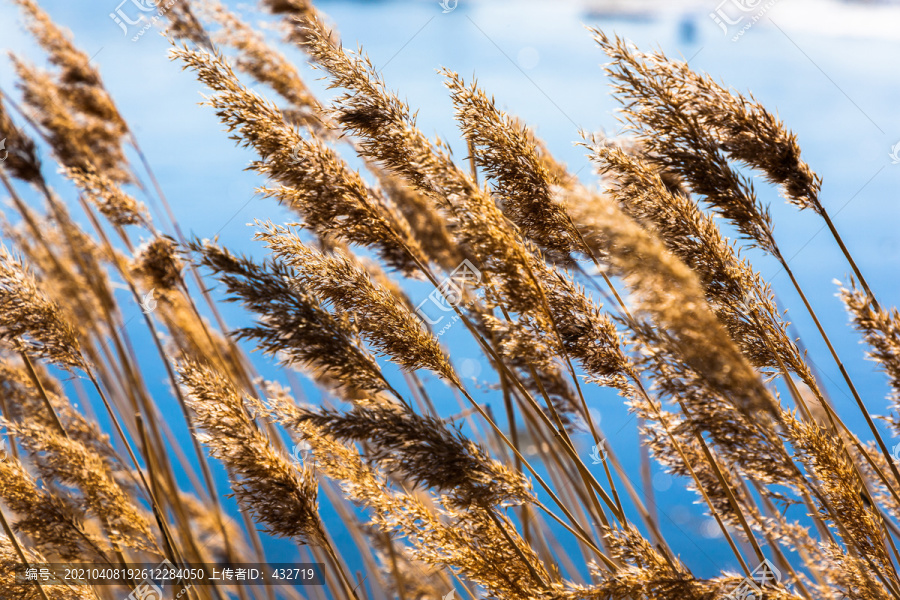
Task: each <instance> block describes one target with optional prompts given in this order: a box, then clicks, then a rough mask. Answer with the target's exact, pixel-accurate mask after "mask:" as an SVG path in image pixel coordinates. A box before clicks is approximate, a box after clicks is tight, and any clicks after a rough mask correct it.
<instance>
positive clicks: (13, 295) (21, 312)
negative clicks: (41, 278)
mask: <svg viewBox="0 0 900 600" xmlns="http://www.w3.org/2000/svg"><path fill="white" fill-rule="evenodd" d="M0 315H2V316H0V340H3V341H4V342H6V343H8V344H10V345H11V346H12V347H13V348H15V349H16V350H21V351H23V352H26V353H27V354H29V355H31V356H34V357H36V358H46V359H48V360H50V361H51V362H53V363H55V364H57V365H59V366H61V367H63V368H66V369H72V368H82V369H83V368H87V363H86V362H85V361H84V357H83V356H82V355H81V345H80V343H79V341H78V338H77V337H76V336H75V331H74V329H73V327H72V326H71V325H70V324H69V323H68V321H67V320H66V319H65V318H64V316H63V315H62V313H61V311H60V309H59V306H58V305H57V304H56V303H54V302H52V301H51V300H50V299H49V298H47V296H46V294H44V293H43V292H42V291H41V290H40V289H39V288H38V285H37V282H36V281H35V279H34V277H33V276H32V275H31V274H30V273H29V272H28V271H27V270H26V267H25V265H24V264H23V263H22V262H21V261H19V260H18V259H16V258H15V257H14V256H13V255H12V254H10V252H9V250H7V249H6V247H5V246H0Z"/></svg>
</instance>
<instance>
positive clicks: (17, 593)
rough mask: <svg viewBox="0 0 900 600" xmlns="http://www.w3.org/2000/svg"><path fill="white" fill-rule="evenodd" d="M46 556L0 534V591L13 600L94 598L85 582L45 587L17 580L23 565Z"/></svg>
mask: <svg viewBox="0 0 900 600" xmlns="http://www.w3.org/2000/svg"><path fill="white" fill-rule="evenodd" d="M46 563H47V559H46V558H45V557H44V556H43V555H42V554H40V553H38V552H36V551H34V550H31V549H27V548H26V549H24V550H23V549H21V548H20V547H19V545H18V542H17V541H15V540H11V539H10V538H9V537H8V536H6V535H0V592H2V594H3V596H4V597H6V598H15V599H16V600H97V596H96V592H95V591H94V590H92V589H91V588H90V587H89V586H86V585H67V586H56V585H55V586H46V587H45V586H44V585H41V584H40V583H39V584H38V585H35V584H33V583H31V582H28V583H22V582H20V581H18V580H17V578H16V573H17V572H19V573H21V571H17V568H18V569H21V567H22V565H23V564H25V565H32V564H46Z"/></svg>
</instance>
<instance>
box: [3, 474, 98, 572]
mask: <svg viewBox="0 0 900 600" xmlns="http://www.w3.org/2000/svg"><path fill="white" fill-rule="evenodd" d="M0 473H2V477H0V499H2V501H3V504H4V505H5V506H6V507H7V508H9V509H10V510H11V511H13V512H14V513H16V514H18V515H19V516H20V517H19V519H18V520H16V521H14V522H13V524H12V527H13V530H14V531H16V532H18V533H22V534H24V535H26V536H28V538H29V539H30V540H33V541H34V543H35V544H36V545H37V546H38V547H39V548H40V549H41V551H42V552H43V553H44V554H46V555H48V556H58V557H59V558H62V559H64V560H76V559H79V558H82V559H83V558H85V557H89V558H91V559H93V560H95V561H102V562H105V561H107V560H108V559H107V557H106V553H107V552H108V551H109V549H108V548H107V547H106V545H105V544H104V542H103V541H101V540H100V539H99V538H98V537H96V536H95V535H93V534H92V533H89V531H88V529H87V527H86V524H85V520H86V515H85V513H84V510H83V508H81V507H79V506H78V504H77V502H76V500H75V499H74V498H72V497H71V496H69V495H67V494H65V493H64V492H61V491H51V490H48V489H46V488H43V487H39V486H38V483H37V481H35V480H34V478H33V477H32V476H31V475H30V474H29V473H28V471H27V470H26V469H25V467H24V466H23V465H22V464H21V463H20V462H19V461H18V460H16V459H14V458H11V457H7V458H6V459H5V460H3V461H0Z"/></svg>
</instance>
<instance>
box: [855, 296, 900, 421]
mask: <svg viewBox="0 0 900 600" xmlns="http://www.w3.org/2000/svg"><path fill="white" fill-rule="evenodd" d="M840 297H841V300H842V301H843V302H844V305H845V306H846V307H847V311H848V312H849V313H850V315H851V318H852V320H853V325H854V326H855V327H856V329H857V331H859V332H860V333H862V335H863V339H865V341H866V343H867V344H868V345H869V348H870V350H869V352H868V353H867V355H868V357H869V358H870V359H872V360H874V361H875V362H877V363H878V365H879V366H880V367H881V370H883V371H884V373H885V374H886V375H887V377H888V383H889V384H890V387H891V393H890V395H889V397H888V399H889V401H890V402H891V406H892V408H895V409H896V408H897V407H898V406H900V313H898V311H897V309H891V310H887V309H884V308H881V307H880V306H878V304H877V303H876V301H875V299H874V298H873V297H872V296H866V295H864V294H863V293H862V292H860V291H859V290H858V289H857V288H856V284H855V282H854V281H853V280H852V279H851V280H850V283H849V287H843V286H842V287H841V289H840ZM890 422H891V424H892V426H893V427H894V430H895V431H900V420H898V419H897V418H896V417H892V418H891V421H890Z"/></svg>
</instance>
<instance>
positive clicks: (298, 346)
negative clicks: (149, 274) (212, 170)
mask: <svg viewBox="0 0 900 600" xmlns="http://www.w3.org/2000/svg"><path fill="white" fill-rule="evenodd" d="M190 248H191V250H192V251H193V252H195V253H196V254H197V255H198V263H199V264H201V265H203V266H204V267H206V268H208V269H209V270H210V271H212V273H213V274H214V275H215V276H216V277H217V278H218V279H219V280H220V281H221V282H222V283H223V284H225V286H226V288H227V290H228V293H229V294H230V295H231V298H232V299H233V300H236V301H237V300H239V301H240V302H241V303H242V304H243V305H244V306H246V307H247V308H248V309H250V310H252V311H253V312H255V313H257V314H258V315H259V320H258V321H257V325H256V326H254V327H244V328H241V329H239V330H238V331H236V332H235V333H236V335H237V337H238V338H240V339H249V340H253V341H255V342H256V344H257V347H258V348H259V349H261V350H262V351H263V352H266V353H268V354H271V355H277V356H278V357H279V358H280V360H281V361H282V363H283V364H285V365H290V366H293V365H299V366H302V367H304V368H305V369H306V370H307V371H308V372H309V373H310V374H311V375H312V376H313V377H314V378H315V379H316V380H317V381H318V382H319V383H320V384H322V385H324V386H326V387H329V388H331V387H337V388H339V389H341V388H349V389H350V390H353V391H357V392H368V393H370V394H376V393H378V392H382V391H387V390H388V389H389V388H390V385H389V384H388V382H387V381H386V380H385V378H384V375H382V373H381V370H380V368H379V367H378V364H377V363H376V362H375V360H374V358H373V357H372V356H371V355H370V354H369V353H368V352H367V351H366V350H365V349H364V348H363V346H362V344H361V342H360V341H359V340H358V338H357V334H356V332H355V331H354V328H353V326H352V324H351V322H350V321H349V320H348V319H346V318H342V317H341V316H340V315H332V314H331V313H329V312H328V311H327V310H325V309H324V308H322V306H321V305H320V304H319V302H318V301H317V300H316V298H315V297H314V296H312V295H310V294H308V293H306V292H305V291H304V290H303V288H302V287H301V286H300V285H299V284H298V282H297V279H298V273H297V272H296V271H294V270H293V269H291V268H290V267H288V266H287V265H285V264H284V263H281V262H270V263H264V264H257V263H255V262H253V261H252V260H250V259H248V258H244V257H240V256H235V255H233V254H231V253H230V252H228V251H227V250H225V249H223V248H220V247H219V246H217V245H215V244H214V243H213V242H209V241H205V242H194V243H193V244H191V246H190Z"/></svg>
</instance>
